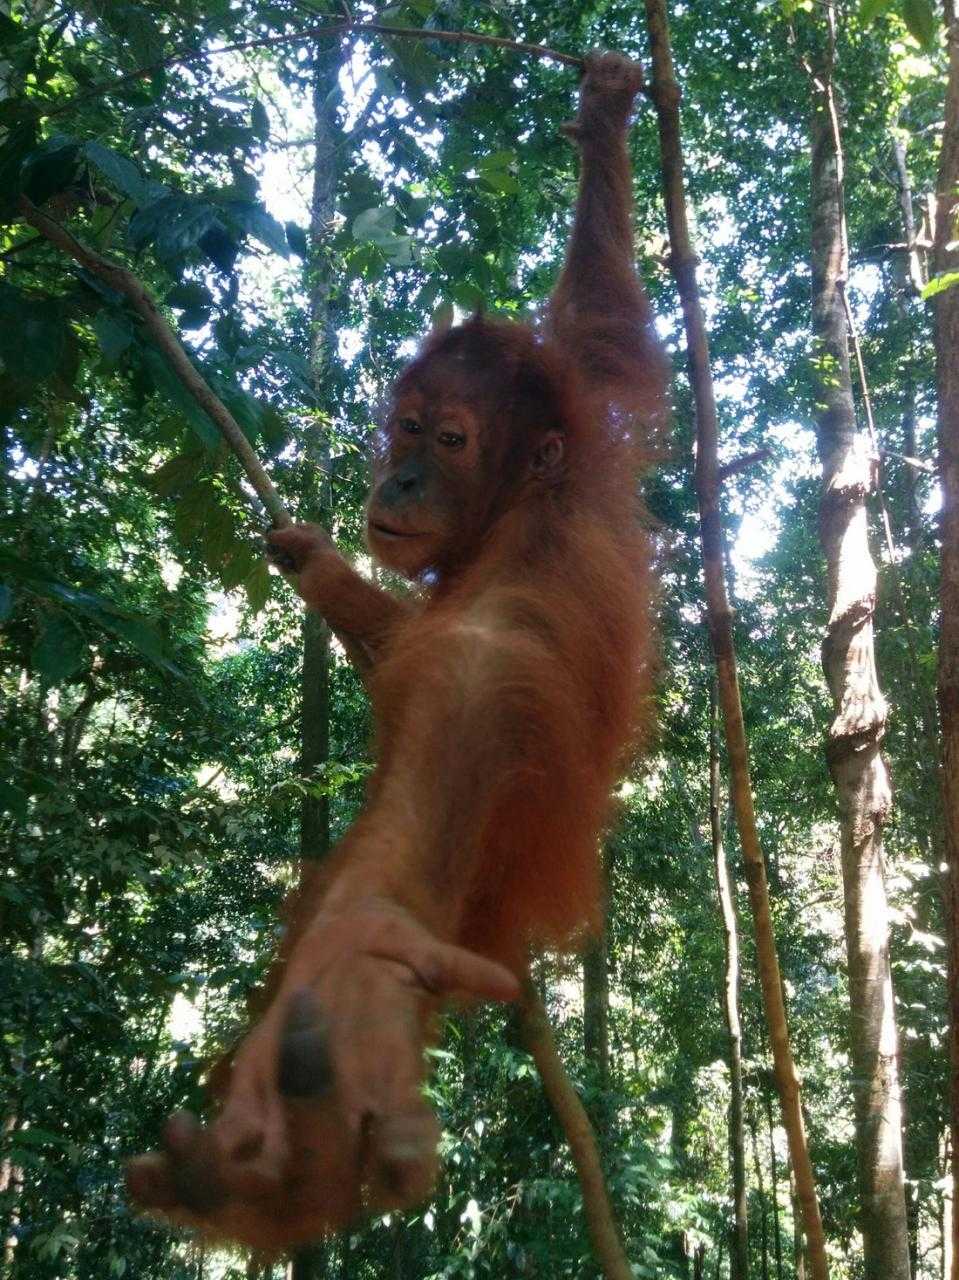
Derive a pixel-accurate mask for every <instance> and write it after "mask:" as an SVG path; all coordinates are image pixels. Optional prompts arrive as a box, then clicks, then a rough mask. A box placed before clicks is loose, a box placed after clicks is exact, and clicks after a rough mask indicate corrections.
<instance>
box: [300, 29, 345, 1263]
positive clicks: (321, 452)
mask: <svg viewBox="0 0 959 1280" xmlns="http://www.w3.org/2000/svg"><path fill="white" fill-rule="evenodd" d="M341 61H342V54H341V51H340V49H339V47H338V46H334V48H332V49H330V50H328V51H323V52H320V53H318V54H317V55H316V58H315V61H314V64H313V147H314V152H313V192H312V199H311V202H310V261H309V263H308V278H309V290H310V350H309V362H310V381H311V384H312V386H313V391H314V394H315V395H316V397H317V400H318V401H320V402H321V403H322V401H323V399H324V398H325V397H326V396H328V394H329V386H330V366H331V364H332V361H333V355H334V350H335V342H336V331H335V328H334V325H333V322H332V318H331V316H330V305H329V297H330V271H329V260H328V251H327V249H326V243H325V242H326V239H327V237H328V235H329V232H330V228H331V226H332V222H333V215H334V213H335V209H336V183H337V177H338V165H337V152H336V141H337V120H336V107H335V105H334V104H333V103H332V102H331V99H330V90H331V89H332V88H333V87H334V85H335V84H336V82H337V76H338V74H339V69H340V63H341ZM306 455H307V459H308V461H310V462H315V464H316V467H317V472H318V480H319V482H318V484H317V485H316V489H315V490H314V493H315V497H316V498H318V502H317V505H318V507H319V511H318V512H317V514H318V515H319V518H320V521H321V522H322V523H323V524H325V525H326V526H327V527H329V524H330V520H331V515H332V512H331V509H330V508H331V495H330V487H329V474H328V473H329V450H328V448H327V446H326V442H325V440H324V439H323V438H322V437H320V436H318V437H317V438H316V440H315V441H314V442H312V447H311V448H308V449H307V450H306ZM308 483H309V485H310V488H311V489H312V487H313V481H312V478H310V480H309V481H308ZM329 754H330V630H329V627H328V626H327V625H326V623H325V622H324V620H323V619H322V618H321V617H320V615H319V614H318V613H313V612H311V611H309V610H308V611H307V612H306V613H305V614H304V615H303V674H302V677H301V690H300V773H301V775H302V777H303V778H304V779H305V781H306V783H307V789H306V791H305V792H304V795H303V800H302V802H301V808H300V860H301V862H302V864H303V866H304V868H306V867H307V866H308V864H309V863H310V862H311V861H313V860H315V859H316V858H322V857H323V856H324V855H325V854H326V853H327V851H328V850H329V847H330V804H329V797H328V795H327V794H326V791H325V790H323V791H322V792H319V793H317V792H313V793H311V791H310V789H309V784H310V783H313V784H314V786H315V785H316V784H317V783H318V781H319V779H320V776H321V770H322V768H323V766H324V765H325V764H326V762H327V760H328V758H329ZM327 1271H328V1266H327V1249H326V1246H325V1245H313V1246H310V1247H308V1248H305V1249H300V1250H299V1251H298V1252H297V1254H296V1256H295V1257H294V1259H293V1262H292V1265H291V1267H290V1280H319V1278H320V1277H321V1276H323V1275H325V1274H326V1273H327Z"/></svg>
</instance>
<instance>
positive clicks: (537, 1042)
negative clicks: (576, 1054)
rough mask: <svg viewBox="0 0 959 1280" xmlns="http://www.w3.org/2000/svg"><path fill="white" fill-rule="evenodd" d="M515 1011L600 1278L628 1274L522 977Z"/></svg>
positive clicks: (600, 1181) (604, 1194)
mask: <svg viewBox="0 0 959 1280" xmlns="http://www.w3.org/2000/svg"><path fill="white" fill-rule="evenodd" d="M520 1013H521V1015H522V1033H523V1040H524V1042H525V1044H526V1048H527V1049H528V1050H529V1052H530V1054H531V1055H532V1058H533V1061H534V1062H535V1063H536V1070H537V1071H538V1072H539V1078H540V1080H541V1081H542V1085H543V1092H544V1093H545V1094H546V1099H547V1101H548V1102H549V1105H550V1107H551V1108H552V1109H553V1114H554V1115H555V1116H556V1119H557V1120H558V1121H559V1124H560V1127H561V1128H562V1130H563V1132H564V1133H565V1135H566V1141H567V1142H568V1143H569V1149H570V1152H571V1153H572V1156H573V1163H574V1164H575V1165H576V1176H577V1177H578V1179H579V1185H580V1187H581V1189H582V1192H583V1209H584V1211H585V1213H586V1224H587V1226H588V1227H589V1235H590V1239H591V1240H592V1242H593V1252H594V1253H595V1255H596V1261H597V1262H598V1263H599V1265H600V1268H601V1269H602V1272H603V1275H604V1276H605V1277H606V1280H633V1270H632V1267H631V1266H630V1265H629V1260H628V1258H627V1257H626V1251H625V1249H624V1248H623V1244H622V1241H621V1239H620V1235H619V1230H618V1228H617V1226H616V1219H615V1218H614V1217H613V1209H612V1205H611V1204H610V1202H609V1193H608V1191H607V1189H606V1180H605V1178H604V1177H603V1167H602V1164H601V1163H600V1159H599V1150H598V1148H597V1146H596V1134H595V1133H594V1132H593V1126H592V1125H591V1124H590V1121H589V1116H588V1115H587V1114H586V1108H585V1107H584V1106H583V1104H582V1102H581V1101H580V1098H579V1094H578V1093H577V1092H576V1090H575V1089H574V1088H573V1085H572V1082H571V1081H570V1078H569V1076H568V1075H567V1074H566V1069H565V1067H564V1066H563V1060H562V1058H561V1057H560V1056H559V1050H558V1049H557V1048H556V1041H555V1040H554V1039H553V1033H552V1030H551V1029H550V1025H549V1017H548V1015H547V1013H546V1009H545V1008H544V1007H543V1002H542V1000H541V999H540V998H539V995H538V993H537V991H536V988H535V987H534V986H533V984H532V982H530V981H529V980H528V979H527V981H526V984H525V986H524V988H523V995H522V999H521V1000H520Z"/></svg>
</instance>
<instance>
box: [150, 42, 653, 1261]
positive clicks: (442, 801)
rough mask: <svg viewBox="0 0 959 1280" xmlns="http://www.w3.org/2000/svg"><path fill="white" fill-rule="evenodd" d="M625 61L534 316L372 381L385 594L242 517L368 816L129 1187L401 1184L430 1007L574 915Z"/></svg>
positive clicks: (240, 1192)
mask: <svg viewBox="0 0 959 1280" xmlns="http://www.w3.org/2000/svg"><path fill="white" fill-rule="evenodd" d="M640 87H641V73H640V70H639V68H638V67H637V66H636V65H635V64H634V63H632V62H630V61H629V60H627V59H626V58H624V57H621V56H619V55H618V54H603V55H593V56H591V57H590V58H589V59H588V61H587V65H586V73H585V77H584V79H583V82H582V86H581V91H580V102H579V112H578V114H577V117H576V119H575V120H574V121H573V123H572V124H570V125H569V126H567V131H568V133H569V135H570V137H571V138H572V139H573V140H574V141H575V142H576V143H577V144H578V146H579V148H580V152H581V156H582V173H581V180H580V190H579V198H578V203H577V207H576V216H575V223H574V226H573V231H572V237H571V240H570V244H569V249H568V253H567V258H566V264H565V267H564V270H563V273H562V276H561V278H560V280H559V283H558V285H557V288H556V291H555V293H554V295H553V297H552V299H551V301H550V304H549V308H548V312H547V315H546V317H545V325H544V329H543V332H542V333H540V332H534V331H533V330H531V329H529V328H527V327H524V326H522V325H518V324H513V323H507V322H504V321H500V320H490V319H486V318H474V319H473V320H470V321H468V322H467V323H466V324H463V325H461V326H459V327H456V328H449V329H446V330H444V331H443V332H438V333H433V334H431V335H430V337H429V338H428V339H427V340H426V342H425V344H424V346H423V348H422V350H421V351H420V353H419V354H418V355H417V357H416V359H415V360H414V361H413V363H412V364H411V365H410V366H409V368H407V369H406V371H405V372H404V373H403V374H402V375H401V377H400V378H399V380H398V382H397V384H396V386H395V388H394V390H393V395H392V407H391V411H390V414H389V419H388V422H387V424H386V427H385V430H384V431H383V433H382V439H381V441H380V447H379V450H378V455H377V459H376V468H375V484H374V487H373V491H372V494H371V496H370V500H369V506H368V512H367V524H368V538H369V545H370V549H371V551H372V552H373V553H374V555H375V556H376V557H377V558H378V559H379V560H380V561H381V562H382V563H383V564H385V565H388V566H389V567H390V568H392V569H396V570H399V571H400V572H401V573H404V574H406V575H407V576H408V577H410V578H414V579H419V580H420V581H421V582H422V583H423V584H424V588H425V603H424V604H423V605H422V606H419V607H414V606H411V605H409V604H408V603H405V602H400V601H398V600H396V599H394V598H393V597H391V596H389V595H387V594H386V593H384V592H383V591H380V590H379V589H377V588H376V587H374V586H372V585H371V584H370V583H368V582H367V581H365V580H364V579H363V578H361V577H360V576H359V575H358V574H357V573H356V572H355V571H354V570H353V569H352V568H351V567H350V566H349V565H348V564H347V563H346V562H345V561H344V560H343V559H342V557H341V556H340V555H339V554H338V553H337V551H336V550H335V548H334V547H333V545H332V543H331V542H330V540H329V539H328V537H327V536H326V534H325V533H324V532H323V531H322V530H321V529H319V528H317V527H315V526H312V525H301V526H296V527H293V528H289V529H283V530H281V531H279V532H274V533H271V534H270V535H269V543H270V546H271V548H272V551H273V553H274V556H275V557H276V558H278V559H282V561H283V562H284V563H285V565H286V566H287V567H289V568H292V569H293V570H295V571H296V572H297V573H298V574H299V582H298V588H299V591H300V593H301V595H302V596H303V598H304V599H305V600H306V602H307V604H308V605H309V606H310V607H311V608H314V609H317V610H318V611H319V612H320V613H322V614H323V615H324V616H325V617H326V619H327V620H328V621H329V623H330V624H331V626H332V627H333V628H334V629H336V630H337V631H338V632H340V633H342V634H344V635H345V636H346V637H347V638H348V640H349V642H350V648H351V650H354V651H355V650H359V651H361V652H362V653H363V654H364V655H365V656H366V658H367V659H368V661H369V663H370V666H371V670H370V673H369V688H370V694H371V697H372V701H373V707H374V711H375V717H376V726H377V768H376V772H375V775H374V777H373V780H372V783H371V786H370V792H369V799H368V802H367V805H366V808H365V810H364V812H363V813H362V815H361V816H360V818H359V819H358V821H357V822H356V823H355V824H354V826H353V827H352V828H351V830H350V831H349V833H348V834H347V835H346V837H345V838H344V840H343V841H342V842H341V843H340V845H339V846H338V847H337V849H336V850H335V851H334V852H333V854H332V855H331V856H330V857H329V858H328V859H326V860H325V861H324V863H323V864H322V870H321V871H320V872H319V873H318V874H317V876H316V878H315V880H314V881H313V882H312V883H308V884H307V885H306V886H305V888H304V889H303V890H302V891H301V893H300V894H299V896H298V899H297V900H296V902H295V903H294V904H293V910H292V923H291V928H290V930H289V934H288V937H287V939H286V941H285V943H284V955H283V957H282V958H281V964H280V966H279V967H278V970H277V973H276V975H275V978H274V982H273V985H272V999H271V1002H270V1004H269V1006H268V1008H267V1010H266V1013H265V1014H264V1016H263V1017H262V1019H261V1020H260V1022H259V1023H258V1024H257V1025H256V1026H255V1027H254V1029H253V1030H252V1031H251V1032H250V1034H249V1035H248V1036H247V1038H246V1040H245V1041H244V1042H243V1043H242V1044H241V1046H240V1047H239V1049H238V1051H237V1053H236V1054H235V1056H234V1058H233V1060H232V1063H231V1066H230V1072H229V1080H228V1082H227V1085H226V1087H225V1089H224V1091H223V1094H224V1096H223V1100H222V1105H221V1109H220V1111H219V1114H218V1115H217V1117H216V1118H215V1119H214V1121H213V1123H212V1125H211V1126H210V1127H208V1128H206V1129H203V1128H201V1127H200V1125H199V1124H198V1122H197V1121H195V1120H193V1119H192V1117H189V1116H185V1115H181V1116H176V1117H173V1118H172V1119H171V1121H170V1122H169V1124H168V1126H167V1130H166V1134H165V1148H166V1150H165V1153H164V1154H157V1155H152V1156H144V1157H141V1158H140V1159H139V1160H137V1161H134V1162H133V1164H132V1165H131V1167H130V1171H129V1181H130V1186H131V1189H132V1191H133V1194H134V1196H135V1197H136V1199H137V1200H138V1201H139V1202H140V1203H141V1204H142V1205H144V1206H146V1207H148V1208H152V1209H155V1210H159V1211H162V1212H164V1213H166V1214H167V1215H169V1216H171V1217H173V1218H175V1219H177V1220H179V1221H184V1222H189V1223H192V1224H194V1225H197V1226H199V1227H200V1228H201V1229H203V1230H205V1231H206V1232H208V1233H209V1234H211V1235H216V1236H221V1237H228V1238H232V1239H236V1240H240V1241H245V1242H247V1243H249V1244H251V1245H254V1246H257V1247H261V1248H281V1247H284V1246H288V1245H291V1244H295V1243H297V1242H301V1241H305V1240H308V1239H311V1238H315V1237H317V1236H319V1235H321V1234H322V1233H323V1232H325V1231H327V1230H330V1229H335V1228H337V1227H340V1226H343V1225H344V1224H346V1223H347V1222H349V1221H350V1220H351V1219H353V1218H354V1217H355V1216H356V1215H357V1214H358V1213H360V1212H361V1211H362V1210H363V1209H364V1208H367V1209H375V1210H379V1211H382V1210H384V1209H386V1208H390V1207H398V1206H404V1205H408V1204H410V1203H412V1202H414V1201H415V1200H417V1199H419V1198H422V1197H423V1196H425V1195H426V1194H427V1193H428V1191H429V1188H430V1186H431V1184H432V1180H433V1177H434V1174H435V1168H436V1139H437V1127H436V1122H435V1119H434V1117H433V1116H432V1114H431V1113H430V1111H429V1110H428V1109H427V1107H426V1105H425V1103H424V1102H423V1100H422V1097H421V1095H420V1085H421V1082H422V1079H423V1073H424V1065H423V1048H424V1044H425V1042H426V1040H427V1038H428V1034H429V1024H430V1020H431V1016H432V1014H433V1013H434V1012H435V1011H436V1009H437V1008H438V1007H439V1006H440V1005H441V1004H442V1002H443V1001H445V1000H447V999H449V998H450V997H452V996H456V995H465V996H469V997H473V998H486V999H501V1000H508V999H511V998H512V997H513V996H515V995H516V993H517V991H518V983H517V977H518V976H519V975H521V974H522V973H523V972H524V968H525V964H526V957H527V954H528V951H529V949H530V948H531V947H543V946H545V945H551V946H559V947H562V946H567V945H570V944H571V943H572V942H574V941H575V940H576V939H577V938H579V937H581V936H582V934H583V933H584V931H587V930H589V929H590V928H591V927H593V926H594V925H596V923H597V919H598V914H599V909H600V908H599V900H600V892H599V872H598V852H597V850H598V842H597V837H598V835H599V833H600V830H601V828H602V826H603V823H604V821H605V820H606V817H607V815H608V807H609V795H610V790H611V787H612V786H613V783H614V782H615V780H616V777H617V773H618V771H619V770H620V769H621V767H622V766H623V763H624V759H625V753H626V751H627V748H628V747H629V746H630V745H631V744H633V743H634V742H635V740H636V736H637V732H638V731H639V730H640V729H641V728H642V719H643V717H644V716H645V715H646V710H645V698H646V694H647V686H648V682H649V677H650V624H649V595H650V590H649V582H648V576H647V575H648V551H647V546H646V537H645V535H644V533H643V530H642V526H641V521H640V512H639V509H638V501H637V497H636V476H637V471H638V468H639V467H640V465H641V463H642V461H643V454H644V442H645V441H647V440H648V438H649V432H650V429H651V427H652V426H653V425H654V424H655V422H656V421H657V420H658V419H659V418H660V416H661V414H662V405H663V389H664V380H665V365H664V361H663V358H662V355H661V353H660V351H659V348H658V346H657V343H656V341H655V338H654V335H653V332H652V329H651V325H650V316H649V311H648V307H647V304H646V301H645V298H644V296H643V293H642V290H641V288H640V285H639V282H638V280H637V277H636V274H635V271H634V268H633V241H632V233H631V229H630V208H631V192H630V170H629V161H628V156H627V150H626V133H627V128H628V122H629V116H630V111H631V108H632V104H633V99H634V97H635V95H636V93H637V91H638V90H639V88H640Z"/></svg>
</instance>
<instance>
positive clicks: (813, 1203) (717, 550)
mask: <svg viewBox="0 0 959 1280" xmlns="http://www.w3.org/2000/svg"><path fill="white" fill-rule="evenodd" d="M646 23H647V27H648V30H649V38H650V47H651V51H652V64H653V81H652V88H651V94H652V98H653V101H654V103H655V104H656V115H657V121H658V124H659V144H660V152H661V155H662V166H663V184H664V188H665V199H666V221H667V225H668V228H669V242H670V249H671V254H670V265H671V268H672V271H673V274H674V275H675V277H676V284H677V288H678V289H679V294H680V299H681V302H682V308H683V324H684V327H685V331H686V345H687V351H688V360H689V375H690V381H691V383H692V389H693V400H694V404H695V408H696V441H697V446H698V452H697V455H696V494H697V498H698V500H699V521H700V539H701V542H702V552H703V570H704V575H705V579H706V608H707V616H708V621H709V634H710V639H711V641H712V646H713V655H714V657H715V660H716V671H717V675H718V679H719V703H720V706H721V707H722V712H723V728H724V730H725V735H726V751H727V755H728V759H729V779H730V792H731V798H732V803H733V811H734V813H735V815H736V825H737V827H738V829H739V839H740V845H741V847H742V851H743V859H744V862H745V869H746V881H747V885H748V888H749V905H750V908H751V910H752V916H753V927H754V929H755V933H756V957H757V961H758V965H759V980H760V986H761V989H762V995H763V1008H764V1011H765V1015H766V1021H767V1023H768V1026H769V1036H770V1040H771V1043H772V1050H773V1063H774V1068H775V1075H776V1088H777V1090H778V1091H779V1100H780V1106H781V1108H782V1117H783V1126H784V1127H785V1130H786V1134H787V1136H788V1138H789V1150H790V1154H791V1156H792V1162H793V1169H794V1170H795V1174H796V1189H797V1195H798V1197H799V1202H800V1204H801V1205H802V1211H803V1220H804V1222H805V1227H806V1238H807V1240H808V1245H809V1262H810V1270H811V1272H812V1276H813V1280H826V1278H827V1277H828V1274H829V1267H828V1264H827V1260H826V1238H825V1235H824V1233H823V1227H822V1217H821V1215H820V1212H819V1201H818V1198H817V1196H816V1184H815V1179H814V1177H813V1169H812V1161H811V1160H810V1158H809V1146H808V1143H807V1141H806V1126H805V1123H804V1121H803V1115H802V1104H801V1096H800V1086H799V1076H798V1074H797V1072H796V1064H795V1061H794V1059H793V1055H792V1046H791V1044H790V1038H789V1024H788V1021H787V1019H786V1004H785V999H784V996H783V987H782V976H781V974H780V970H779V957H778V955H777V953H776V941H775V936H774V934H773V924H772V912H771V909H770V903H769V885H768V882H767V879H766V864H765V860H764V858H763V852H762V847H761V846H760V843H759V831H758V829H757V826H756V814H755V811H754V808H753V794H752V780H751V778H750V772H749V751H748V747H747V743H746V728H745V725H744V723H743V710H742V700H741V698H740V695H739V675H738V672H737V666H736V650H735V644H734V640H733V627H732V610H731V609H730V605H729V596H728V593H727V590H726V580H725V575H724V572H723V539H722V517H721V513H720V505H719V490H720V477H719V439H718V437H719V428H718V424H717V419H716V399H715V394H714V391H713V383H712V375H711V373H710V368H709V342H708V339H707V337H706V321H705V318H704V316H703V309H702V303H701V302H700V298H699V286H698V285H697V282H696V263H697V258H696V254H695V251H694V250H693V247H692V244H691V243H690V236H689V225H688V220H687V216H686V184H685V177H684V173H683V153H682V141H681V136H680V128H679V100H680V94H679V86H678V84H677V83H676V76H675V72H674V70H673V58H672V51H671V49H670V45H669V25H668V22H667V19H666V7H665V0H646Z"/></svg>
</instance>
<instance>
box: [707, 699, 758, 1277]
mask: <svg viewBox="0 0 959 1280" xmlns="http://www.w3.org/2000/svg"><path fill="white" fill-rule="evenodd" d="M720 783H721V779H720V772H719V706H718V703H717V698H716V688H715V683H713V685H712V686H711V687H710V691H709V828H710V834H711V836H712V845H713V869H714V872H715V875H716V892H717V894H718V895H719V910H720V914H721V916H722V921H723V945H724V949H725V959H726V964H725V975H724V981H723V1012H724V1014H725V1018H726V1031H727V1034H728V1036H729V1162H730V1170H731V1173H732V1192H733V1224H732V1230H731V1232H730V1241H729V1277H730V1280H747V1276H748V1274H749V1219H748V1213H747V1202H746V1134H745V1128H744V1125H743V1033H742V1025H741V1021H740V1017H739V921H738V919H737V917H736V901H735V898H734V895H733V886H732V883H731V881H730V878H729V866H728V865H727V862H726V848H725V844H724V842H723V821H722V794H721V785H720Z"/></svg>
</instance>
